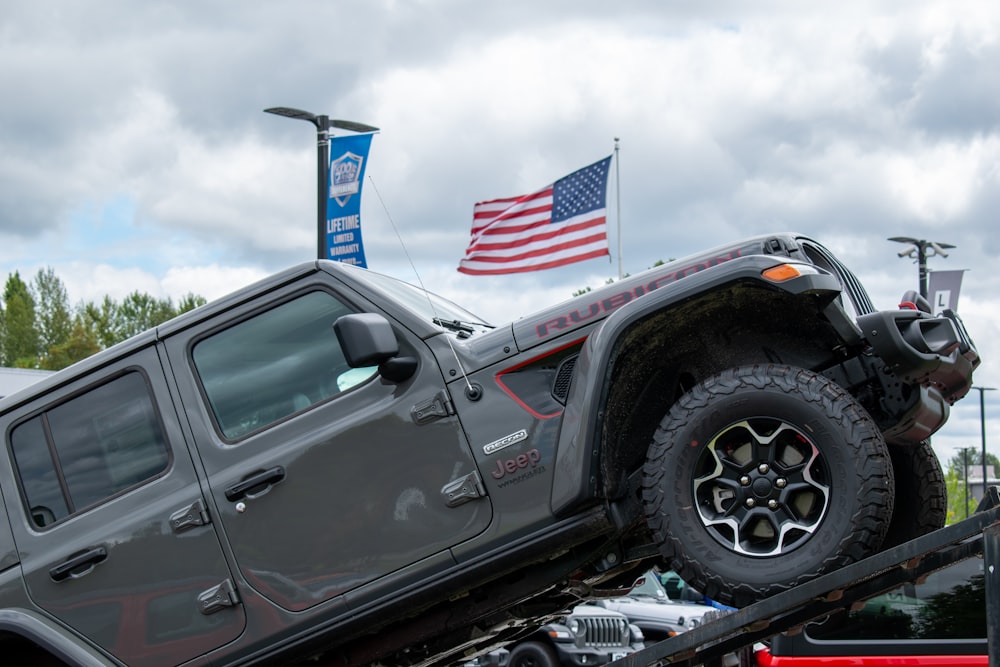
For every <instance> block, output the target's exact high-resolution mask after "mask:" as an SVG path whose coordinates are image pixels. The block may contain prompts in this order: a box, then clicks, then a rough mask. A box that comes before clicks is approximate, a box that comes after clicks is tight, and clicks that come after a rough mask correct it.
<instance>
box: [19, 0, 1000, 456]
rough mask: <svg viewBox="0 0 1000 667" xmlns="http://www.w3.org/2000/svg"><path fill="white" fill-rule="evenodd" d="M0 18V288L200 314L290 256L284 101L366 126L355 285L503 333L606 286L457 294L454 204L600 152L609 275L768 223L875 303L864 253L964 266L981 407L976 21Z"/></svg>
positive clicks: (995, 157) (985, 80)
mask: <svg viewBox="0 0 1000 667" xmlns="http://www.w3.org/2000/svg"><path fill="white" fill-rule="evenodd" d="M0 2H2V7H3V11H2V12H0V90H2V91H3V103H2V104H0V277H5V276H6V275H8V274H10V273H12V272H14V271H19V272H20V274H21V276H22V277H24V278H26V279H28V278H30V277H31V276H33V275H34V274H35V273H36V272H37V271H38V269H39V268H43V267H52V268H53V269H54V270H55V272H56V274H57V275H58V276H60V277H61V278H62V279H63V281H64V282H65V283H66V285H67V288H68V290H69V292H70V298H71V300H72V301H73V302H74V303H76V302H78V301H81V300H97V299H100V298H102V297H103V296H104V295H106V294H108V295H111V296H113V297H115V298H120V297H122V296H124V295H125V294H127V293H128V292H131V291H133V290H139V291H143V292H148V293H150V294H153V295H156V296H169V297H171V298H174V299H177V298H179V297H181V296H182V295H184V294H186V293H188V292H194V293H196V294H200V295H203V296H205V297H207V298H210V299H211V298H215V297H218V296H221V295H222V294H225V293H227V292H229V291H231V290H233V289H236V288H238V287H240V286H242V285H244V284H246V283H248V282H250V281H252V280H254V279H256V278H259V277H263V276H265V275H267V274H268V273H271V272H273V271H275V270H278V269H281V268H284V267H286V266H288V265H291V264H294V263H297V262H300V261H304V260H308V259H310V258H312V257H313V255H314V253H315V226H314V224H315V223H314V221H315V187H316V184H315V169H316V164H315V129H314V128H313V127H312V126H311V125H309V124H308V123H304V122H302V121H296V120H289V119H285V118H279V117H277V116H273V115H269V114H265V113H262V110H263V109H264V108H266V107H272V106H291V107H298V108H302V109H306V110H309V111H313V112H315V113H317V114H320V113H323V114H329V115H330V116H331V117H333V118H343V119H348V120H355V121H360V122H364V123H368V124H371V125H376V126H378V127H380V128H381V132H380V133H379V134H378V135H377V136H376V137H375V139H374V141H373V145H372V150H371V154H370V161H369V165H368V179H367V181H366V183H365V193H364V197H363V200H362V221H363V228H364V239H365V246H366V250H367V258H368V263H369V267H370V268H372V269H374V270H377V271H381V272H385V273H390V274H392V275H396V276H398V277H401V278H404V279H407V280H410V281H414V280H415V276H414V271H413V269H411V268H410V266H409V263H408V260H407V251H408V254H409V256H410V257H411V258H412V260H413V263H414V264H415V266H416V269H417V271H418V273H419V276H420V278H421V279H422V281H423V283H424V284H425V285H426V286H427V287H428V288H429V289H432V290H433V291H437V292H439V293H441V294H444V295H445V296H448V297H450V298H452V299H454V300H456V301H459V302H460V303H462V304H463V305H466V306H467V307H469V308H470V309H471V310H473V311H474V312H478V313H480V314H482V315H483V316H484V317H485V318H487V319H490V320H493V321H505V320H510V319H513V318H516V317H517V316H518V315H520V314H523V313H527V312H530V311H531V310H534V309H536V308H538V307H541V306H544V305H548V304H551V303H555V302H557V301H561V300H564V299H567V298H569V297H570V295H571V293H572V292H573V290H575V289H578V288H581V287H584V286H587V285H590V286H595V287H596V286H598V285H600V284H602V283H603V282H604V280H605V279H606V278H608V277H610V276H614V275H617V262H618V257H617V253H615V256H614V257H613V258H611V259H610V260H602V259H598V260H590V261H587V262H584V263H581V264H577V265H574V266H571V267H565V268H561V269H553V270H549V271H545V272H540V273H534V274H523V275H518V276H501V277H482V276H466V275H463V274H460V273H458V272H457V271H456V270H455V269H456V267H457V265H458V261H459V259H460V258H461V257H462V254H463V252H464V249H465V245H466V242H467V240H468V230H469V226H470V224H471V212H472V205H473V203H474V202H476V201H479V200H482V199H489V198H495V197H505V196H511V195H516V194H523V193H526V192H529V191H533V190H536V189H538V188H540V187H542V186H544V185H546V184H548V183H551V182H552V181H554V180H555V179H557V178H559V177H561V176H563V175H565V174H567V173H569V172H571V171H573V170H575V169H577V168H579V167H582V166H584V165H587V164H590V163H592V162H594V161H596V160H598V159H600V158H602V157H604V156H606V155H608V154H610V153H611V152H612V149H613V147H614V138H615V137H620V147H621V150H620V154H619V158H620V159H619V162H618V165H617V166H618V170H619V172H620V182H616V181H615V180H614V179H612V183H611V186H610V190H611V197H612V199H611V204H612V215H611V218H610V223H611V231H612V238H611V243H612V249H614V248H616V247H617V243H618V236H617V233H616V232H615V229H616V227H617V225H618V224H619V222H620V225H621V228H622V235H621V243H622V247H623V253H622V264H623V267H624V270H625V271H626V272H632V273H634V272H638V271H640V270H643V269H645V268H647V267H649V266H650V265H652V264H653V263H654V262H656V261H657V260H660V259H663V260H669V259H671V258H677V257H682V256H684V255H686V254H688V253H692V252H696V251H698V250H700V249H703V248H705V247H708V246H713V245H717V244H719V243H722V242H725V241H727V240H731V239H736V238H738V237H741V236H746V235H750V234H758V233H766V232H770V231H782V230H794V231H800V232H804V233H806V234H809V235H811V236H814V237H816V238H818V239H819V240H821V241H823V242H824V243H825V244H826V245H828V246H829V247H830V248H832V249H833V250H834V251H835V252H837V253H838V254H839V255H840V257H841V258H842V259H844V260H845V262H846V263H847V264H848V265H849V266H851V267H852V268H853V269H854V270H855V272H856V273H858V275H859V276H860V277H861V279H862V280H863V282H865V284H866V285H867V286H868V288H869V290H870V291H871V293H872V295H873V297H874V299H875V301H876V304H877V305H879V306H880V307H883V308H885V307H892V306H894V305H895V304H896V303H897V302H898V297H899V295H901V294H902V292H903V291H905V290H907V289H913V288H916V285H917V267H916V265H915V264H914V263H913V261H912V260H910V259H907V258H900V257H898V256H897V252H898V251H899V250H904V249H905V248H904V247H903V246H900V245H898V244H894V243H890V242H888V241H887V240H886V238H887V237H890V236H911V237H916V238H919V239H927V240H932V241H942V242H947V243H951V244H954V245H956V246H957V247H956V248H955V249H954V250H952V251H950V253H949V256H948V257H947V258H944V257H934V258H931V259H930V260H929V266H930V268H931V269H941V270H944V269H968V270H969V271H968V272H967V273H966V274H965V280H964V284H963V289H962V294H961V302H960V304H959V306H960V307H959V310H960V312H961V313H962V315H963V317H964V318H965V319H966V323H967V324H968V326H969V329H970V330H971V332H972V334H973V335H974V337H975V338H976V340H977V342H978V345H979V348H980V351H981V352H982V354H983V357H984V364H983V366H982V367H981V369H980V370H979V372H978V373H977V376H976V383H977V384H978V385H981V386H984V387H986V386H989V387H992V386H996V387H1000V365H998V364H1000V297H998V296H997V295H998V294H1000V277H998V276H997V275H996V272H995V270H994V269H995V266H996V263H997V259H998V257H1000V237H998V234H997V233H996V230H997V212H998V211H1000V66H998V65H997V63H1000V5H998V4H997V3H995V2H988V1H987V0H982V1H980V2H964V1H961V0H957V1H949V2H947V3H942V2H933V1H930V0H907V1H905V2H903V1H901V0H900V1H886V2H840V3H836V5H835V6H834V5H817V4H816V3H805V4H804V3H801V2H791V1H767V0H761V1H759V2H754V3H744V2H736V1H731V2H713V3H681V2H663V1H654V0H647V1H640V0H637V1H632V2H630V1H626V2H624V3H609V2H606V1H604V0H601V1H597V0H557V1H553V2H525V1H524V0H505V1H504V2H492V1H490V2H471V1H468V0H412V1H409V2H407V1H404V0H329V1H327V2H319V1H309V0H286V1H284V2H281V3H275V2H272V3H248V2H240V3H237V2H232V1H225V2H224V1H221V0H203V1H201V2H197V3H180V2H178V3H164V2H142V3H136V2H128V1H126V0H93V1H91V2H87V3H79V2H69V1H63V2H57V1H54V0H33V1H32V2H30V3H29V2H14V1H13V0H0ZM819 6H824V7H826V6H829V7H830V9H829V10H818V9H812V8H813V7H819ZM804 7H809V8H810V9H809V10H808V11H803V8H804ZM613 173H614V172H613ZM376 190H377V193H376ZM616 192H620V209H621V218H620V220H618V219H617V218H616V217H615V215H614V205H615V193H616ZM376 195H377V196H376ZM394 227H395V229H394ZM397 230H398V236H399V238H401V239H402V241H403V242H404V243H405V247H406V251H404V249H403V247H402V245H401V244H400V240H399V238H397ZM998 394H1000V391H998V392H995V393H994V392H986V393H985V398H986V415H987V418H988V433H987V442H988V445H989V448H990V450H991V451H993V452H994V453H997V454H1000V396H998ZM979 415H980V413H979V400H978V393H977V392H974V393H973V394H971V395H970V396H969V398H967V399H966V400H965V401H963V402H962V403H960V404H959V405H958V406H956V408H955V409H954V410H953V417H952V421H951V422H950V423H949V424H948V425H947V426H946V427H945V429H944V430H943V431H942V433H941V434H940V435H939V436H937V437H936V438H935V445H936V447H937V448H938V451H939V452H940V453H941V454H942V455H943V456H946V457H947V456H950V455H951V453H952V452H953V450H954V448H955V447H959V446H977V447H978V446H979V444H980V421H979ZM994 415H995V418H993V416H994Z"/></svg>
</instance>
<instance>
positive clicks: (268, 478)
mask: <svg viewBox="0 0 1000 667" xmlns="http://www.w3.org/2000/svg"><path fill="white" fill-rule="evenodd" d="M283 479H285V468H284V467H283V466H274V467H273V468H269V469H267V470H260V471H258V472H255V473H251V474H250V476H249V477H246V478H244V479H243V480H241V481H239V482H237V483H236V484H233V485H232V486H230V487H228V488H226V492H225V493H226V500H229V501H231V502H235V501H237V500H240V499H241V498H245V497H247V496H248V495H250V493H249V492H250V491H251V490H253V489H254V488H256V487H258V486H265V485H268V486H269V485H271V484H277V483H278V482H280V481H281V480H283ZM262 490H263V489H262Z"/></svg>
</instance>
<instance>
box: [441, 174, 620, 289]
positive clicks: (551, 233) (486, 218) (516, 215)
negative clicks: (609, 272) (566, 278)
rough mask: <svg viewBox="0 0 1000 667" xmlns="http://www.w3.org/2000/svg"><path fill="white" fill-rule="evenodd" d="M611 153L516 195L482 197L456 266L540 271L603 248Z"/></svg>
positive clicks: (484, 271) (473, 270) (475, 270)
mask: <svg viewBox="0 0 1000 667" xmlns="http://www.w3.org/2000/svg"><path fill="white" fill-rule="evenodd" d="M610 165H611V156H610V155H609V156H608V157H606V158H604V159H603V160H600V161H598V162H595V163H594V164H592V165H590V166H588V167H584V168H583V169H580V170H578V171H574V172H573V173H572V174H570V175H569V176H564V177H563V178H560V179H559V180H558V181H556V182H555V183H553V184H552V185H549V186H547V187H545V188H542V189H541V190H539V191H538V192H533V193H531V194H528V195H522V196H520V197H508V198H506V199H491V200H489V201H481V202H479V203H477V204H476V205H475V206H474V207H473V209H472V239H471V240H470V241H469V247H468V248H467V249H466V250H465V258H464V259H463V260H462V261H461V262H459V265H458V270H459V271H461V272H462V273H469V274H472V275H492V274H498V273H521V272H524V271H540V270H542V269H551V268H553V267H556V266H563V265H565V264H572V263H573V262H579V261H582V260H585V259H591V258H593V257H604V256H606V255H609V254H610V253H609V252H608V231H607V218H606V217H605V216H606V212H607V205H606V199H607V189H608V168H609V166H610Z"/></svg>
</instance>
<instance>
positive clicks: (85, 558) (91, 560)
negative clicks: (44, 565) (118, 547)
mask: <svg viewBox="0 0 1000 667" xmlns="http://www.w3.org/2000/svg"><path fill="white" fill-rule="evenodd" d="M107 557H108V550H107V549H105V548H104V547H94V548H92V549H87V550H85V551H81V552H80V553H78V554H75V555H73V556H70V557H69V558H67V559H66V560H65V561H64V562H62V563H60V564H59V565H56V566H55V567H53V568H52V569H50V570H49V576H50V577H52V581H62V580H63V579H67V578H69V577H70V576H71V575H72V574H73V573H74V571H75V570H79V569H80V568H82V567H85V566H90V567H93V566H94V565H97V564H98V563H103V562H104V561H105V560H106V559H107ZM77 574H84V573H83V572H78V573H77Z"/></svg>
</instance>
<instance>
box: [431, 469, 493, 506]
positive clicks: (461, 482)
mask: <svg viewBox="0 0 1000 667" xmlns="http://www.w3.org/2000/svg"><path fill="white" fill-rule="evenodd" d="M441 495H442V496H444V504H445V505H447V506H448V507H457V506H459V505H461V504H463V503H467V502H469V501H470V500H475V499H476V498H482V497H483V496H485V495H486V487H484V486H483V479H482V478H481V477H480V476H479V473H478V472H477V471H475V470H473V471H472V472H470V473H469V474H468V475H466V476H465V477H460V478H458V479H456V480H452V481H450V482H448V483H447V484H445V485H444V488H443V489H441Z"/></svg>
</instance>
